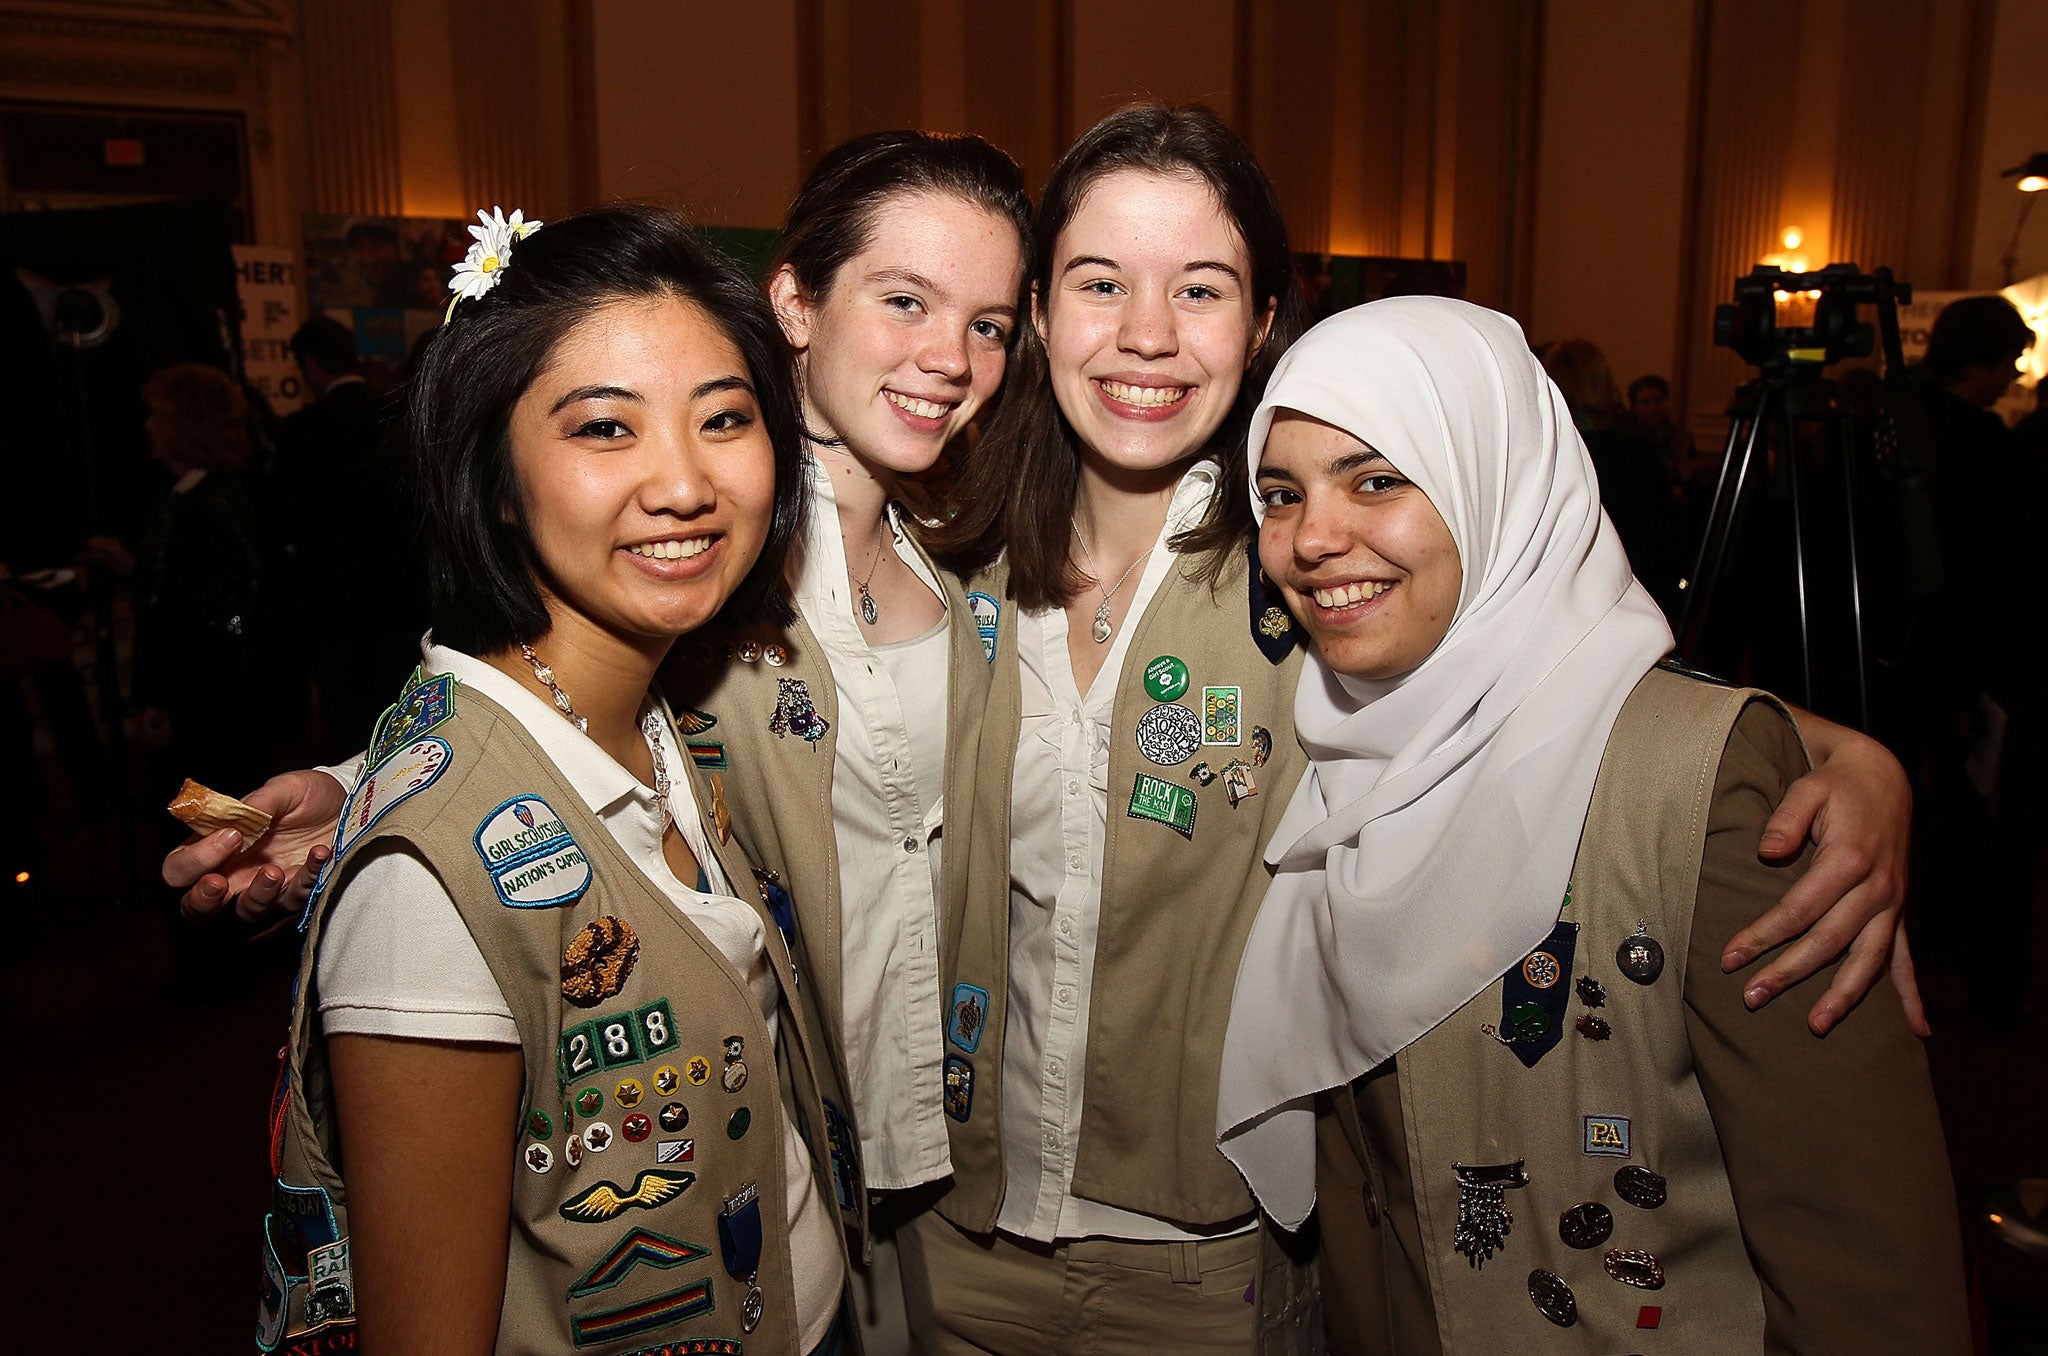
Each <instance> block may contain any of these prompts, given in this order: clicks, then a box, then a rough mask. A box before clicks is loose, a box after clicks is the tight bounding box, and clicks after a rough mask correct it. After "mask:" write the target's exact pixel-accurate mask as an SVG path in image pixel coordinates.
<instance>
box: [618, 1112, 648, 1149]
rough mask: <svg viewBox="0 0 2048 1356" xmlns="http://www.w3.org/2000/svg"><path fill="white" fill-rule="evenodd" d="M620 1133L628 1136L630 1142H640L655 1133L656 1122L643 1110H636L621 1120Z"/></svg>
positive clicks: (627, 1139)
mask: <svg viewBox="0 0 2048 1356" xmlns="http://www.w3.org/2000/svg"><path fill="white" fill-rule="evenodd" d="M619 1133H620V1134H622V1135H624V1136H625V1137H626V1142H627V1143H628V1144H638V1143H639V1142H640V1141H641V1140H643V1139H646V1138H647V1137H648V1136H649V1135H651V1134H653V1133H654V1122H653V1121H651V1120H649V1119H647V1117H646V1115H645V1114H644V1113H642V1112H638V1111H636V1112H634V1113H633V1114H632V1115H630V1116H628V1117H626V1119H625V1120H623V1121H621V1122H619Z"/></svg>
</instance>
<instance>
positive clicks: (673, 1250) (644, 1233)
mask: <svg viewBox="0 0 2048 1356" xmlns="http://www.w3.org/2000/svg"><path fill="white" fill-rule="evenodd" d="M710 1255H711V1250H710V1249H709V1248H700V1247H698V1246H697V1245H696V1244H695V1243H685V1242H683V1241H682V1240H681V1239H675V1238H669V1237H668V1236H666V1235H664V1234H657V1233H655V1232H654V1231H653V1230H651V1229H631V1230H628V1231H627V1233H626V1236H625V1237H624V1238H621V1239H620V1240H619V1241H618V1242H617V1243H616V1244H614V1245H613V1247H612V1250H611V1251H610V1252H608V1253H606V1254H605V1255H604V1260H602V1261H600V1262H599V1263H598V1264H597V1265H596V1266H594V1267H592V1268H591V1269H590V1270H588V1271H586V1272H584V1273H583V1277H582V1279H581V1280H579V1281H577V1282H576V1284H574V1285H572V1286H570V1287H569V1298H570V1299H582V1298H583V1297H584V1296H586V1295H595V1294H596V1293H597V1292H598V1291H600V1290H609V1289H611V1288H612V1287H613V1286H615V1285H617V1284H618V1283H619V1282H620V1281H623V1280H625V1279H626V1276H627V1275H628V1273H630V1272H631V1271H632V1270H633V1268H634V1267H637V1266H640V1265H641V1264H642V1263H645V1264H646V1265H648V1266H651V1267H654V1268H656V1269H658V1270H661V1271H667V1270H668V1269H669V1268H670V1267H679V1266H681V1265H682V1264H683V1263H685V1262H694V1261H696V1260H697V1259H698V1258H699V1257H709V1256H710Z"/></svg>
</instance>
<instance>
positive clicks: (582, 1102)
mask: <svg viewBox="0 0 2048 1356" xmlns="http://www.w3.org/2000/svg"><path fill="white" fill-rule="evenodd" d="M602 1110H604V1094H603V1093H602V1092H599V1091H598V1090H597V1089H596V1088H585V1089H584V1090H583V1091H581V1092H579V1093H577V1094H576V1114H577V1115H579V1116H595V1115H596V1114H597V1113H598V1112H600V1111H602Z"/></svg>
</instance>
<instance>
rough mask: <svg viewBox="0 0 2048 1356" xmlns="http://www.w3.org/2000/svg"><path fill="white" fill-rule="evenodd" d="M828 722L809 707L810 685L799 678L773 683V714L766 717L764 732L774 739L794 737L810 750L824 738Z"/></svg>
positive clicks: (828, 725)
mask: <svg viewBox="0 0 2048 1356" xmlns="http://www.w3.org/2000/svg"><path fill="white" fill-rule="evenodd" d="M831 728H832V723H831V722H830V721H828V720H826V719H825V718H824V717H823V716H821V715H819V714H818V708H817V707H815V706H813V705H811V685H810V684H809V683H806V682H805V681H804V680H803V679H801V678H777V679H776V680H775V714H773V715H772V716H770V717H769V718H768V733H769V734H772V735H774V736H775V737H776V738H777V739H780V738H782V737H783V736H784V735H791V734H793V735H795V736H796V737H797V738H799V739H801V740H804V741H806V742H807V743H809V744H810V746H811V747H812V748H816V747H817V746H818V741H819V740H821V739H823V738H824V737H825V732H826V731H827V730H829V729H831Z"/></svg>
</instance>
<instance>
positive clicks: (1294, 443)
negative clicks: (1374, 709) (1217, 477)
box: [1258, 410, 1464, 679]
mask: <svg viewBox="0 0 2048 1356" xmlns="http://www.w3.org/2000/svg"><path fill="white" fill-rule="evenodd" d="M1258 492H1259V497H1260V499H1261V500H1262V501H1263V502H1264V504H1265V511H1266V521H1265V524H1264V525H1263V526H1262V527H1261V528H1260V529H1259V563H1260V564H1261V565H1263V566H1264V567H1265V570H1266V576H1267V577H1268V578H1269V579H1271V580H1272V581H1273V582H1274V583H1275V584H1277V585H1278V586H1279V588H1280V592H1281V593H1282V594H1284V595H1285V596H1286V598H1287V604H1288V607H1289V609H1290V610H1291V611H1292V612H1293V613H1294V615H1295V617H1296V618H1298V619H1299V620H1300V621H1301V624H1302V625H1303V626H1304V627H1305V628H1307V630H1308V633H1309V639H1311V640H1312V641H1314V642H1315V646H1316V649H1317V651H1318V652H1319V653H1320V654H1321V655H1322V657H1323V660H1324V662H1325V663H1327V664H1329V666H1330V667H1331V668H1333V669H1335V670H1336V671H1337V672H1339V673H1344V674H1349V675H1351V676H1352V677H1356V678H1372V679H1385V678H1395V677H1399V676H1400V675H1401V674H1404V673H1406V672H1408V671H1409V670H1410V669H1412V668H1414V667H1415V666H1416V665H1417V664H1420V663H1421V662H1422V661H1423V660H1425V659H1427V658H1428V657H1429V656H1430V654H1431V653H1432V652H1433V651H1434V650H1435V649H1436V647H1437V646H1438V645H1439V644H1441V643H1442V641H1443V638H1444V636H1445V634H1447V633H1448V632H1449V631H1450V628H1451V621H1452V619H1453V618H1454V617H1455V616H1456V615H1457V610H1458V595H1459V591H1460V589H1461V588H1462V587H1463V584H1464V569H1463V567H1462V565H1461V564H1460V563H1459V559H1458V546H1457V543H1456V542H1454V541H1453V540H1452V539H1451V530H1450V528H1449V527H1447V526H1445V524H1444V520H1443V515H1442V514H1440V513H1438V512H1437V510H1436V506H1435V505H1434V504H1432V503H1430V502H1429V496H1428V495H1426V494H1424V493H1423V492H1422V489H1421V487H1420V486H1418V485H1416V484H1415V483H1414V482H1413V481H1411V480H1409V479H1408V478H1407V477H1405V476H1403V475H1402V474H1401V473H1400V472H1399V471H1398V470H1396V469H1395V468H1394V466H1393V465H1392V464H1391V463H1389V462H1388V461H1387V459H1386V458H1385V457H1384V456H1382V455H1381V454H1380V453H1379V452H1378V451H1376V450H1375V449H1373V448H1371V447H1368V446H1367V445H1366V444H1364V443H1362V442H1360V441H1359V440H1358V439H1357V438H1354V437H1352V436H1351V435H1350V434H1349V433H1346V432H1345V431H1344V430H1343V429H1340V428H1336V427H1333V426H1332V425H1329V424H1326V423H1324V422H1322V421H1321V420H1320V419H1312V418H1310V417H1309V416H1307V415H1304V414H1297V413H1295V412H1294V411H1292V410H1282V411H1280V412H1279V413H1278V414H1277V415H1276V416H1275V418H1274V420H1273V428H1272V432H1271V433H1270V434H1269V435H1268V436H1267V438H1266V447H1265V454H1264V456H1263V458H1262V460H1261V461H1260V463H1259V466H1258Z"/></svg>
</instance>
